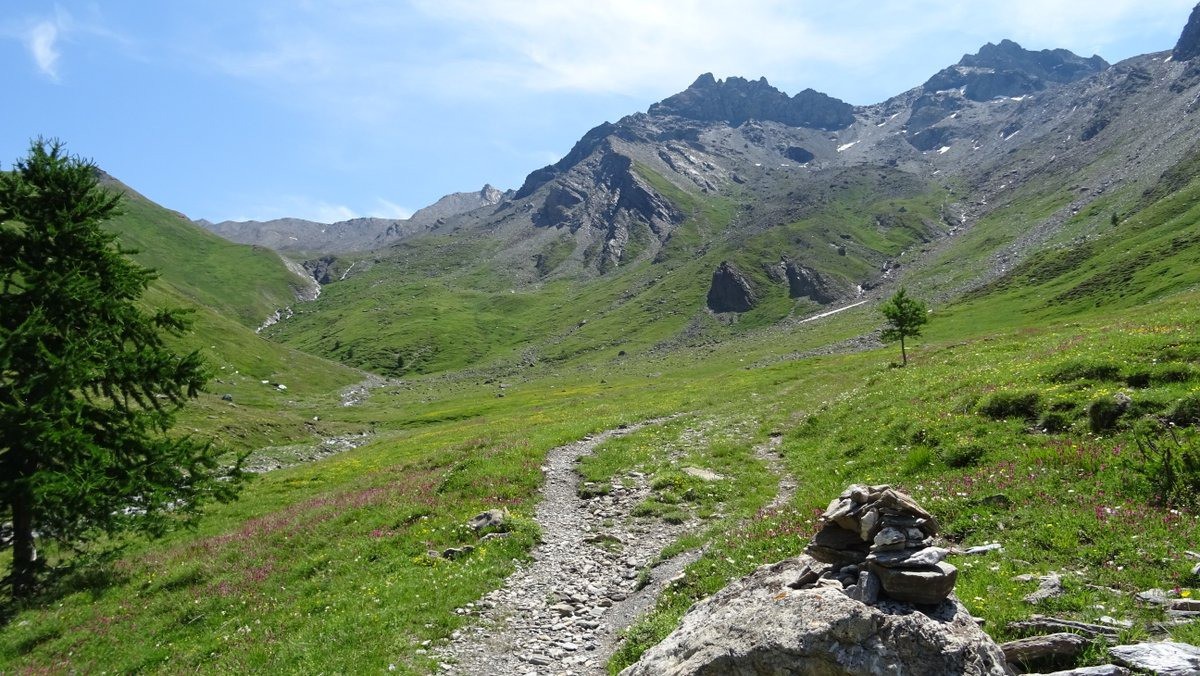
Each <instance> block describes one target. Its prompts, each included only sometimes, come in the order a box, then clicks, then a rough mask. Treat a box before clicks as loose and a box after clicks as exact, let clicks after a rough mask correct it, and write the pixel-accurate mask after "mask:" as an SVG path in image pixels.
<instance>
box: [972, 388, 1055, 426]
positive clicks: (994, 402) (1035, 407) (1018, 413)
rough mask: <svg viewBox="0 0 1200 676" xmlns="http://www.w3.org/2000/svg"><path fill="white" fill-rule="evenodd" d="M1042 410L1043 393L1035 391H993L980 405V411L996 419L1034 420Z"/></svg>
mask: <svg viewBox="0 0 1200 676" xmlns="http://www.w3.org/2000/svg"><path fill="white" fill-rule="evenodd" d="M1041 411H1042V395H1041V394H1039V393H1037V392H1034V391H1017V392H1012V391H1002V392H993V393H992V394H991V395H989V396H988V397H987V398H986V399H984V400H983V403H981V404H980V405H979V412H980V413H982V414H983V415H986V416H987V417H989V418H992V419H994V420H1003V419H1005V418H1024V419H1026V420H1034V419H1036V418H1037V417H1038V414H1039V413H1041Z"/></svg>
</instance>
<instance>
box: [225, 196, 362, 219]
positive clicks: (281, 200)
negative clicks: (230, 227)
mask: <svg viewBox="0 0 1200 676" xmlns="http://www.w3.org/2000/svg"><path fill="white" fill-rule="evenodd" d="M284 216H286V217H287V218H299V219H303V220H306V221H314V222H316V223H337V222H338V221H348V220H350V219H352V218H358V217H359V216H360V214H359V213H358V212H357V211H355V210H354V209H351V208H350V207H348V206H346V205H344V204H337V203H334V202H326V201H324V200H320V199H315V198H312V197H305V196H303V195H278V196H276V197H273V198H270V199H269V200H262V201H259V202H258V203H257V204H255V205H253V206H250V207H247V208H244V209H242V210H241V215H238V216H234V217H233V218H230V219H228V220H231V221H269V220H272V219H276V218H281V217H284Z"/></svg>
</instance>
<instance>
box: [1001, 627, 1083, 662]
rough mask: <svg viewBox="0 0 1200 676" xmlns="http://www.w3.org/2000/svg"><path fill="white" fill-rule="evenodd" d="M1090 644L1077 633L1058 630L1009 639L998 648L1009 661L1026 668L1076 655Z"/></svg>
mask: <svg viewBox="0 0 1200 676" xmlns="http://www.w3.org/2000/svg"><path fill="white" fill-rule="evenodd" d="M1090 644H1091V641H1089V640H1088V639H1086V638H1084V637H1083V636H1080V635H1079V634H1071V633H1067V632H1059V633H1056V634H1047V635H1044V636H1030V637H1029V638H1021V639H1017V640H1015V641H1009V642H1008V643H1005V644H1004V645H1002V646H1000V649H1001V650H1003V651H1004V657H1005V659H1007V660H1008V661H1009V662H1011V663H1013V664H1019V665H1022V666H1024V667H1026V668H1028V667H1030V666H1033V665H1036V664H1039V663H1043V662H1047V661H1052V660H1056V659H1060V658H1075V657H1078V656H1079V654H1080V653H1082V652H1083V650H1084V649H1085V648H1086V647H1087V646H1088V645H1090Z"/></svg>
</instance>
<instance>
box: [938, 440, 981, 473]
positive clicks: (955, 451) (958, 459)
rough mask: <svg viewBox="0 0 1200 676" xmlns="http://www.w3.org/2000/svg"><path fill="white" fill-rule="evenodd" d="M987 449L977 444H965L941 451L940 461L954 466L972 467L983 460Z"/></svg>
mask: <svg viewBox="0 0 1200 676" xmlns="http://www.w3.org/2000/svg"><path fill="white" fill-rule="evenodd" d="M986 453H987V451H986V450H985V449H984V448H983V447H982V446H980V445H978V444H967V445H966V446H958V447H956V448H948V449H946V450H944V451H942V461H943V462H945V463H946V465H948V466H950V467H955V468H964V467H974V466H976V465H978V464H979V463H980V462H982V461H983V456H984V455H985V454H986Z"/></svg>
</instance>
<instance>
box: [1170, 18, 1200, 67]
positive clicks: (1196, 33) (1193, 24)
mask: <svg viewBox="0 0 1200 676" xmlns="http://www.w3.org/2000/svg"><path fill="white" fill-rule="evenodd" d="M1197 55H1200V5H1196V6H1195V7H1194V8H1192V14H1191V16H1189V17H1188V22H1187V25H1186V26H1184V27H1183V32H1182V33H1180V35H1179V41H1178V42H1176V43H1175V49H1174V50H1172V51H1171V58H1172V59H1174V60H1176V61H1188V60H1190V59H1193V58H1195V57H1196V56H1197Z"/></svg>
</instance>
